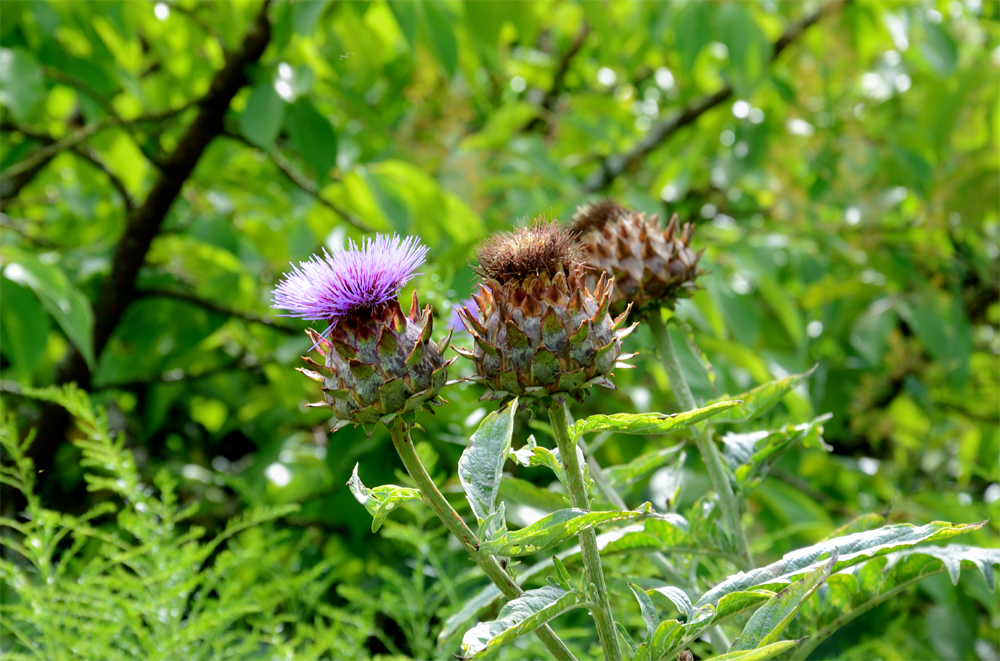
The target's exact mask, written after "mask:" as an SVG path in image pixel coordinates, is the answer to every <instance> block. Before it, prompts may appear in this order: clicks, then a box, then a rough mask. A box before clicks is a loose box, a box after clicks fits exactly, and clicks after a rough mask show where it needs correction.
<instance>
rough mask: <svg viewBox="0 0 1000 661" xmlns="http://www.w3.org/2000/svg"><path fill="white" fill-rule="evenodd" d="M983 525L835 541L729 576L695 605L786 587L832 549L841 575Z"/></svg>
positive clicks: (905, 527)
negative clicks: (740, 593) (735, 594)
mask: <svg viewBox="0 0 1000 661" xmlns="http://www.w3.org/2000/svg"><path fill="white" fill-rule="evenodd" d="M983 525H984V523H969V524H951V523H945V522H942V521H935V522H933V523H928V524H927V525H924V526H914V525H912V524H909V523H898V524H895V525H891V526H883V527H881V528H877V529H875V530H869V531H866V532H859V533H854V534H851V535H846V536H844V537H837V538H835V539H831V540H827V541H823V542H820V543H819V544H814V545H812V546H807V547H806V548H802V549H798V550H795V551H792V552H790V553H786V554H785V555H784V557H782V558H781V560H778V561H777V562H774V563H772V564H770V565H768V566H766V567H760V568H758V569H753V570H751V571H749V572H740V573H738V574H735V575H733V576H730V577H729V578H727V579H726V580H725V581H723V582H722V583H719V584H718V585H716V586H715V587H714V588H712V589H711V590H709V591H708V592H706V593H705V594H704V595H702V597H701V598H700V599H699V600H698V602H697V603H696V604H695V605H696V606H703V605H705V604H714V603H717V602H718V600H719V599H720V598H722V597H723V596H725V595H727V594H729V593H731V592H738V591H743V590H747V589H749V588H753V587H765V588H771V587H776V586H780V585H783V584H786V583H788V582H789V581H792V580H794V579H796V578H798V577H799V576H801V575H802V574H805V573H806V572H809V571H813V570H815V569H816V568H817V567H819V566H821V565H822V564H824V560H823V559H824V558H825V557H826V556H827V554H830V553H832V552H833V550H834V549H838V550H839V552H840V557H839V559H838V560H837V564H836V565H835V566H834V568H833V571H840V570H841V569H844V568H845V567H850V566H852V565H856V564H859V563H861V562H865V561H866V560H868V559H870V558H873V557H876V556H880V555H886V554H889V553H892V552H893V551H900V550H903V549H906V548H908V547H910V546H913V545H915V544H919V543H921V542H931V541H937V540H942V539H948V538H950V537H954V536H956V535H961V534H964V533H967V532H972V531H974V530H978V529H979V528H982V527H983Z"/></svg>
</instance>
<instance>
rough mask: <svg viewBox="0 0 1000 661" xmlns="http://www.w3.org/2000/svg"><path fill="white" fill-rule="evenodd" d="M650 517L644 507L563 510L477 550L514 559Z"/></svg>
mask: <svg viewBox="0 0 1000 661" xmlns="http://www.w3.org/2000/svg"><path fill="white" fill-rule="evenodd" d="M650 516H656V515H655V514H652V507H651V506H649V505H648V503H647V504H646V505H644V506H641V507H639V508H638V509H637V510H635V511H625V512H621V511H617V510H616V511H613V512H588V511H587V510H581V509H575V508H574V509H565V510H559V511H558V512H553V513H552V514H549V515H547V516H544V517H542V518H541V519H539V520H538V521H536V522H535V523H533V524H531V525H530V526H527V527H525V528H521V529H520V530H514V531H506V530H501V531H500V532H498V533H497V534H496V536H494V537H493V538H492V539H490V540H487V541H483V542H482V545H481V546H480V549H481V550H483V551H485V552H487V553H492V554H494V555H502V556H508V557H515V556H519V555H529V554H531V553H537V552H539V551H544V550H545V549H547V548H551V547H553V546H558V545H559V544H562V543H563V542H565V541H568V540H570V539H572V538H574V537H576V536H577V535H579V534H580V533H581V532H583V531H585V530H590V529H591V528H594V527H596V526H599V525H603V524H608V523H615V522H618V521H630V520H635V519H644V518H647V517H650Z"/></svg>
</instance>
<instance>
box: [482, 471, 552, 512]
mask: <svg viewBox="0 0 1000 661" xmlns="http://www.w3.org/2000/svg"><path fill="white" fill-rule="evenodd" d="M497 494H498V496H499V497H500V499H501V500H503V501H504V502H508V503H517V504H520V505H527V506H528V507H534V508H535V509H539V510H542V511H543V512H554V511H556V510H560V509H563V508H565V507H568V506H569V504H570V503H569V499H568V498H567V497H566V496H564V495H563V494H560V493H558V492H555V491H549V490H548V489H543V488H542V487H539V486H535V485H534V484H532V483H531V482H528V481H527V480H522V479H519V478H516V477H504V478H503V479H502V480H501V481H500V490H499V491H498V492H497Z"/></svg>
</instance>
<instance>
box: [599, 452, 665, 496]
mask: <svg viewBox="0 0 1000 661" xmlns="http://www.w3.org/2000/svg"><path fill="white" fill-rule="evenodd" d="M683 447H684V444H683V443H681V444H680V445H675V446H673V447H669V448H663V449H662V450H653V451H652V452H647V453H646V454H643V455H640V456H638V457H636V458H635V459H633V460H632V461H630V462H628V463H627V464H620V465H618V466H611V467H609V468H605V469H604V477H606V478H607V480H608V483H610V484H611V486H612V487H615V488H616V489H621V488H623V487H627V486H629V485H631V484H635V483H636V482H638V481H640V480H642V479H644V478H646V477H648V476H649V475H650V473H652V472H653V471H655V470H657V469H658V468H661V467H662V466H663V465H664V464H666V463H667V462H668V461H670V459H672V458H676V456H675V455H677V453H678V452H679V451H680V450H681V449H682V448H683Z"/></svg>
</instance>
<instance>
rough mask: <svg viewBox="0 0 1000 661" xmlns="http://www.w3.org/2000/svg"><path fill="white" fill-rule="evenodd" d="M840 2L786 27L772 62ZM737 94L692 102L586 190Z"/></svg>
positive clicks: (608, 164)
mask: <svg viewBox="0 0 1000 661" xmlns="http://www.w3.org/2000/svg"><path fill="white" fill-rule="evenodd" d="M836 4H840V3H839V2H833V3H829V4H827V5H825V6H823V7H820V8H819V9H817V10H816V11H815V12H813V13H812V14H810V15H809V16H807V17H805V18H804V19H802V20H801V21H799V22H797V23H794V24H793V25H791V26H789V27H788V29H787V30H785V32H784V34H782V35H781V37H779V38H778V40H777V41H775V42H774V45H773V48H772V52H773V55H772V56H771V59H772V61H773V60H774V58H777V57H778V55H780V54H781V52H782V51H784V50H785V49H786V48H788V46H789V45H790V44H791V43H792V42H794V41H795V40H796V39H798V38H799V37H800V36H801V35H802V33H803V32H805V31H806V29H808V28H809V27H810V26H812V25H813V24H815V23H816V22H817V21H819V19H820V18H822V16H823V14H824V13H826V12H827V11H829V9H830V7H833V6H834V5H836ZM732 95H733V88H732V86H730V85H726V86H724V87H723V88H722V89H720V90H718V91H717V92H714V93H712V94H709V95H707V96H703V97H702V98H701V99H699V100H698V101H695V102H693V103H690V104H688V105H687V106H686V107H685V108H684V109H683V110H681V111H680V112H679V113H677V114H676V115H674V116H673V117H671V118H670V119H667V120H664V121H662V122H658V123H657V124H655V125H654V126H653V127H652V128H651V129H650V130H649V133H647V134H646V137H644V138H643V139H642V140H640V141H639V142H638V144H636V145H635V146H634V147H633V148H632V149H630V150H629V151H627V152H625V153H624V154H612V155H610V156H607V157H605V158H604V159H603V160H602V161H601V165H600V167H598V169H597V171H595V172H594V173H593V174H591V175H590V176H589V177H587V178H586V179H585V180H584V182H583V190H584V191H585V192H587V193H594V192H597V191H599V190H603V189H605V188H607V187H608V186H609V185H611V183H612V182H613V181H614V180H615V179H616V178H618V176H619V175H621V174H622V173H624V172H625V171H626V170H628V169H629V168H631V167H633V166H634V165H636V164H637V163H640V162H642V160H643V159H645V158H646V156H647V155H648V154H649V153H650V152H652V151H653V150H654V149H656V148H657V147H659V146H660V145H662V144H663V143H664V142H666V141H667V139H668V138H670V137H671V136H672V135H673V134H675V133H677V131H679V130H680V129H682V128H684V127H685V126H687V125H689V124H693V123H694V122H695V121H697V120H698V118H699V117H701V116H702V115H704V114H705V113H706V112H708V111H709V110H711V109H712V108H715V107H716V106H718V105H720V104H721V103H723V102H724V101H725V100H726V99H728V98H730V97H731V96H732Z"/></svg>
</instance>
